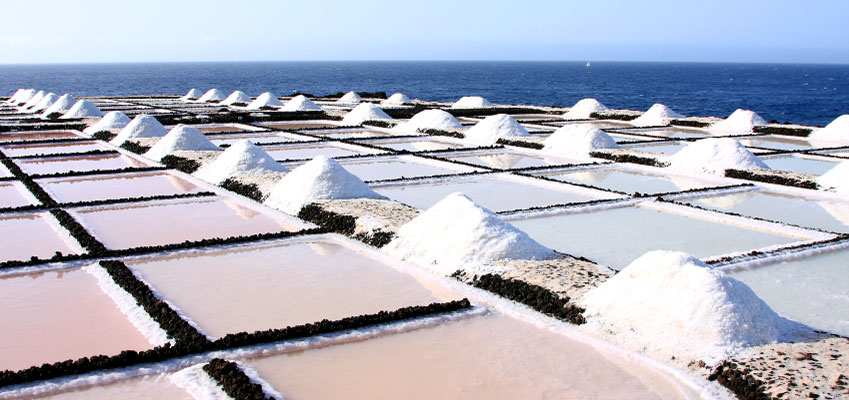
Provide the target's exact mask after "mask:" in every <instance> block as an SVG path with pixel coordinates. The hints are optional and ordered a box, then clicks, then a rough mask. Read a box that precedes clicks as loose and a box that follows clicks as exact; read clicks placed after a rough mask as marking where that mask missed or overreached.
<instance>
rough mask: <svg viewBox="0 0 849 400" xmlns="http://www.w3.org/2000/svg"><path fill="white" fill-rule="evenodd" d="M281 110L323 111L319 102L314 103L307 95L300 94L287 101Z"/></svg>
mask: <svg viewBox="0 0 849 400" xmlns="http://www.w3.org/2000/svg"><path fill="white" fill-rule="evenodd" d="M280 110H281V111H321V107H319V106H318V104H315V103H313V101H312V100H310V99H308V98H307V97H306V96H304V95H302V94H299V95H297V96H295V97H292V98H291V99H290V100H289V101H287V102H286V105H285V106H283V108H281V109H280Z"/></svg>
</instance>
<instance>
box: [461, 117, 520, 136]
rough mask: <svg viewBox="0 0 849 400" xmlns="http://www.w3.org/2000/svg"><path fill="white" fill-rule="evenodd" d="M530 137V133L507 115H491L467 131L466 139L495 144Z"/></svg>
mask: <svg viewBox="0 0 849 400" xmlns="http://www.w3.org/2000/svg"><path fill="white" fill-rule="evenodd" d="M523 136H530V134H529V133H528V131H527V130H526V129H525V127H523V126H522V125H521V124H519V123H518V122H517V121H516V120H515V119H513V117H511V116H509V115H507V114H496V115H490V116H488V117H486V118H484V119H483V120H482V121H480V122H478V123H477V124H475V126H473V127H471V128H469V130H468V131H466V139H469V140H472V141H475V142H480V143H495V142H497V141H498V139H499V138H511V137H523Z"/></svg>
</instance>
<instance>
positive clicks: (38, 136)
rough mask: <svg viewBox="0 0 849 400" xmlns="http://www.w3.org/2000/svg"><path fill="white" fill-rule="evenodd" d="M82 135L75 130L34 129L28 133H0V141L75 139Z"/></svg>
mask: <svg viewBox="0 0 849 400" xmlns="http://www.w3.org/2000/svg"><path fill="white" fill-rule="evenodd" d="M79 137H80V136H79V135H78V134H77V133H75V131H34V132H26V133H18V132H13V133H0V142H11V141H17V140H46V139H74V138H79Z"/></svg>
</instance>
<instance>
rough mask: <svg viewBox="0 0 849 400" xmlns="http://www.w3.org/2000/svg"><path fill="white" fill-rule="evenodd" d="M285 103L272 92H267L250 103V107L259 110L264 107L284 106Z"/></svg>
mask: <svg viewBox="0 0 849 400" xmlns="http://www.w3.org/2000/svg"><path fill="white" fill-rule="evenodd" d="M282 106H283V103H282V102H281V101H280V100H279V99H277V96H275V95H274V94H273V93H271V92H265V93H263V94H261V95H259V96H257V97H256V100H254V101H252V102H251V104H248V107H247V108H248V109H251V110H259V109H260V108H262V107H282Z"/></svg>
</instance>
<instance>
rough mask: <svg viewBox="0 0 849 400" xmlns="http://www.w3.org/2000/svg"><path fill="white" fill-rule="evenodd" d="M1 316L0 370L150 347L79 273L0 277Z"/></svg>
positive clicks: (90, 280)
mask: <svg viewBox="0 0 849 400" xmlns="http://www.w3.org/2000/svg"><path fill="white" fill-rule="evenodd" d="M4 237H5V236H4ZM0 315H2V316H0V320H2V326H3V329H0V354H3V356H2V357H0V370H4V369H11V370H19V369H23V368H28V367H30V366H33V365H41V364H42V363H50V362H54V361H63V360H66V359H77V358H79V357H84V356H92V355H98V354H106V355H114V354H118V353H120V352H121V351H122V350H130V349H132V350H145V349H149V348H151V347H153V346H152V345H151V344H150V343H148V341H147V340H146V339H145V338H144V336H142V334H141V333H139V331H138V330H136V328H135V327H134V326H133V325H132V324H131V323H130V322H129V321H128V320H127V319H126V318H125V317H124V315H123V314H121V312H120V311H119V310H118V307H117V306H116V305H115V303H114V302H113V301H112V299H110V298H109V297H108V296H107V295H106V294H104V293H103V292H102V291H101V290H100V287H99V286H98V284H97V280H96V279H95V278H94V277H93V276H91V275H89V274H87V273H86V272H84V271H83V270H80V269H72V270H65V271H61V270H60V271H47V272H41V273H33V274H26V275H16V276H5V277H0Z"/></svg>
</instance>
